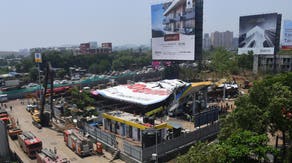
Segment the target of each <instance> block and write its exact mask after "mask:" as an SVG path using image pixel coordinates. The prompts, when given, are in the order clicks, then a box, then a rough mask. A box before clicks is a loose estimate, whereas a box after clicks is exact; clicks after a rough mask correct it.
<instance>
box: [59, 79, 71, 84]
mask: <svg viewBox="0 0 292 163" xmlns="http://www.w3.org/2000/svg"><path fill="white" fill-rule="evenodd" d="M60 84H69V81H68V80H62V81H61V82H60Z"/></svg>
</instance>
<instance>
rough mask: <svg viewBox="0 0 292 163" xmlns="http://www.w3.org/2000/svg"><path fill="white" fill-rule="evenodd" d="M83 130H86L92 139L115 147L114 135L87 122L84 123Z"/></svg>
mask: <svg viewBox="0 0 292 163" xmlns="http://www.w3.org/2000/svg"><path fill="white" fill-rule="evenodd" d="M84 130H85V132H87V133H88V134H89V135H90V136H91V137H93V138H94V139H96V140H98V141H100V142H102V143H104V144H106V145H107V146H109V147H112V148H115V147H116V144H117V142H116V136H115V135H113V134H110V133H106V132H104V131H102V130H101V129H99V128H97V127H94V126H90V125H89V124H87V123H85V124H84Z"/></svg>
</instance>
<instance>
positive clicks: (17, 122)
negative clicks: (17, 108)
mask: <svg viewBox="0 0 292 163" xmlns="http://www.w3.org/2000/svg"><path fill="white" fill-rule="evenodd" d="M16 124H17V126H19V121H18V118H17V119H16Z"/></svg>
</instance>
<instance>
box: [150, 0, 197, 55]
mask: <svg viewBox="0 0 292 163" xmlns="http://www.w3.org/2000/svg"><path fill="white" fill-rule="evenodd" d="M151 24H152V40H151V42H152V59H153V60H194V59H195V2H194V0H171V1H168V2H165V3H162V4H156V5H152V6H151Z"/></svg>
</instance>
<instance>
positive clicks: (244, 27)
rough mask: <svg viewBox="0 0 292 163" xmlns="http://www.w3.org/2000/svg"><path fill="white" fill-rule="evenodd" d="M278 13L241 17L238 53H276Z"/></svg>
mask: <svg viewBox="0 0 292 163" xmlns="http://www.w3.org/2000/svg"><path fill="white" fill-rule="evenodd" d="M277 16H278V15H277V13H273V14H261V15H252V16H243V17H240V22H239V45H238V54H247V53H248V52H249V51H253V53H254V54H257V55H259V54H274V48H275V45H276V37H277V36H276V30H277Z"/></svg>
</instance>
